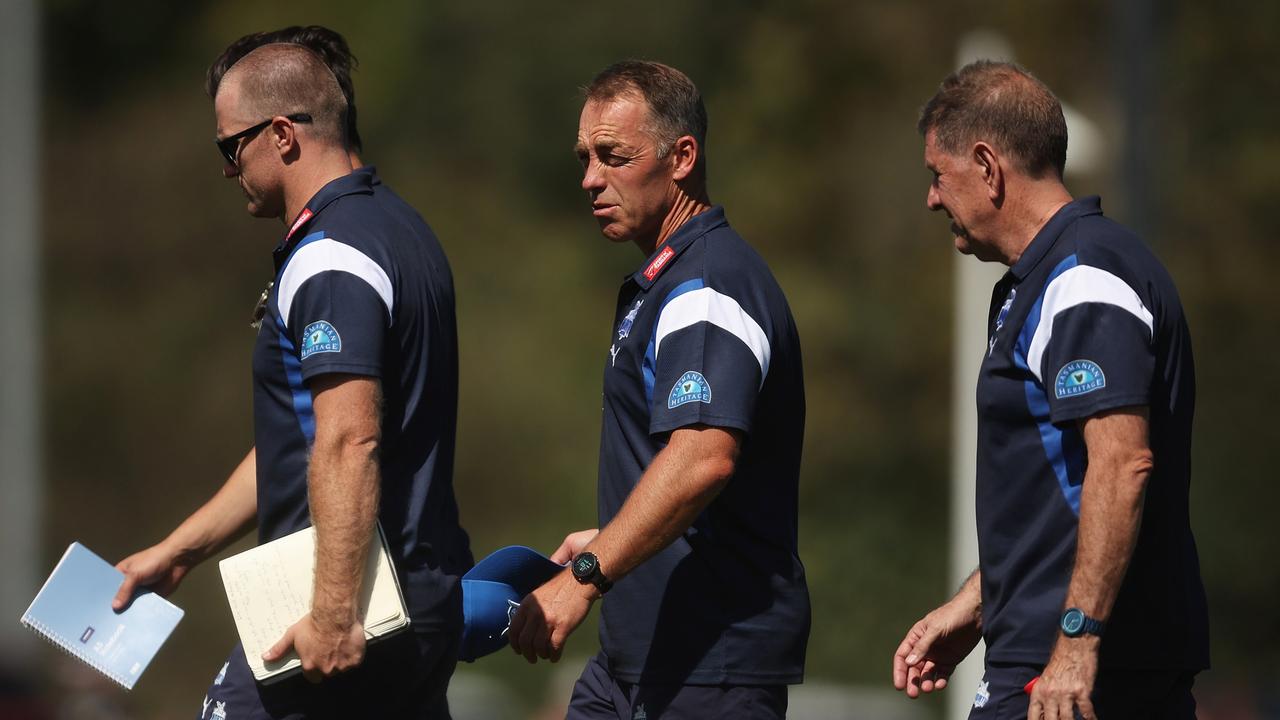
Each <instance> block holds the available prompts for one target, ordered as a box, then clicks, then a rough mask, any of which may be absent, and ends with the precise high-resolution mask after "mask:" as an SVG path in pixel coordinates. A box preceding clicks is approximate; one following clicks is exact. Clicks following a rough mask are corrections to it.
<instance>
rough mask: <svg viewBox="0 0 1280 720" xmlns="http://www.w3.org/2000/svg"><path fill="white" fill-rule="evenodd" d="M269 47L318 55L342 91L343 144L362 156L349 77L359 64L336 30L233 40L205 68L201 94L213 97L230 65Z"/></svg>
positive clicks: (297, 28)
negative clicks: (297, 48)
mask: <svg viewBox="0 0 1280 720" xmlns="http://www.w3.org/2000/svg"><path fill="white" fill-rule="evenodd" d="M273 43H292V44H294V45H301V46H302V47H305V48H307V49H308V50H310V51H312V52H314V53H316V54H317V55H319V56H320V59H321V60H323V61H324V64H325V65H328V66H329V69H330V70H331V71H333V77H334V78H336V79H337V81H338V87H340V88H342V95H343V96H344V97H345V98H346V99H347V143H348V144H349V145H350V146H351V147H352V148H353V149H354V150H355V151H356V152H362V151H363V150H364V143H363V141H361V139H360V131H359V129H358V128H357V125H356V88H355V83H353V82H352V80H351V73H352V71H354V70H355V69H356V68H357V67H358V66H359V64H360V62H359V61H358V60H357V59H356V56H355V55H354V54H352V52H351V46H350V45H348V44H347V39H346V38H344V37H342V35H341V34H340V33H338V32H337V31H336V30H330V29H329V28H327V27H324V26H323V25H290V26H289V27H286V28H281V29H279V30H269V31H266V32H256V33H250V34H248V35H245V36H244V37H242V38H240V39H239V40H236V41H235V42H233V43H231V44H230V45H228V46H227V49H226V50H223V51H222V54H221V55H219V56H218V59H217V60H214V61H213V64H212V65H210V66H209V73H208V75H207V76H206V77H205V92H207V93H209V97H211V98H212V97H214V96H216V95H217V94H218V85H219V84H221V83H222V76H223V75H225V74H226V73H227V70H230V69H231V66H232V65H235V64H236V63H237V62H239V61H240V59H241V58H243V57H244V56H245V55H248V54H249V53H250V52H253V51H254V50H257V49H258V48H260V47H262V46H263V45H270V44H273Z"/></svg>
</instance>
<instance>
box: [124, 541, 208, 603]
mask: <svg viewBox="0 0 1280 720" xmlns="http://www.w3.org/2000/svg"><path fill="white" fill-rule="evenodd" d="M193 566H194V564H193V563H189V562H187V561H185V560H184V559H183V558H182V557H181V556H180V553H177V552H175V551H173V550H172V549H171V548H170V547H169V546H168V545H166V544H164V543H160V544H159V545H153V546H151V547H149V548H147V549H146V550H143V551H141V552H136V553H134V554H132V555H130V556H129V557H127V558H125V559H124V560H121V561H120V562H119V563H118V564H117V565H116V569H117V570H119V571H120V572H122V573H124V582H122V583H120V589H119V590H117V591H116V596H115V598H113V599H112V600H111V608H112V609H113V610H115V611H117V612H119V611H121V610H124V609H125V607H127V606H128V605H129V602H130V600H131V598H132V597H133V594H134V592H136V591H137V590H138V588H141V587H146V588H150V589H152V590H154V591H155V592H157V593H159V594H160V595H165V596H167V595H169V593H172V592H173V591H174V590H176V589H177V588H178V584H179V583H181V582H182V578H183V577H184V576H185V575H186V574H187V573H188V572H190V571H191V568H192V567H193Z"/></svg>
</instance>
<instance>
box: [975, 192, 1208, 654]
mask: <svg viewBox="0 0 1280 720" xmlns="http://www.w3.org/2000/svg"><path fill="white" fill-rule="evenodd" d="M988 336H989V342H988V352H987V355H986V357H985V358H984V359H983V363H982V369H981V374H980V376H979V378H978V466H977V513H978V550H979V555H980V567H981V570H982V602H983V604H982V618H983V633H984V635H985V638H986V642H987V658H988V660H990V661H994V662H1011V663H1030V664H1043V663H1045V662H1047V661H1048V658H1049V655H1050V652H1051V651H1052V648H1053V644H1054V642H1055V641H1056V639H1057V636H1058V634H1059V630H1058V622H1059V618H1060V617H1061V614H1062V610H1063V603H1064V602H1065V600H1066V593H1067V584H1068V582H1069V580H1070V578H1071V572H1072V569H1073V566H1074V562H1075V550H1076V530H1077V527H1078V520H1079V513H1080V489H1081V485H1082V483H1083V482H1084V473H1085V468H1086V465H1087V454H1086V448H1085V444H1084V439H1083V435H1082V434H1081V432H1080V430H1079V421H1081V420H1083V419H1086V418H1089V417H1091V416H1093V415H1096V414H1098V413H1101V412H1103V411H1106V410H1110V409H1114V408H1121V407H1129V406H1145V407H1147V408H1148V409H1149V412H1150V447H1151V450H1152V452H1153V453H1154V455H1155V469H1154V471H1153V472H1152V474H1151V477H1150V479H1149V481H1148V485H1147V492H1146V500H1145V505H1144V509H1143V517H1142V526H1141V530H1140V533H1139V536H1138V542H1137V547H1136V549H1135V550H1134V554H1133V559H1132V561H1131V562H1130V565H1129V570H1128V574H1127V575H1126V576H1125V579H1124V582H1123V584H1122V585H1121V587H1120V592H1119V595H1118V598H1117V600H1116V604H1115V608H1114V610H1113V611H1112V613H1111V616H1110V618H1108V622H1107V629H1106V634H1105V635H1104V637H1103V640H1102V649H1101V658H1100V660H1101V664H1102V666H1103V667H1104V668H1115V669H1140V668H1141V669H1163V668H1174V669H1188V670H1195V669H1201V668H1205V667H1207V666H1208V661H1209V657H1208V619H1207V612H1206V606H1205V595H1204V588H1203V586H1202V584H1201V581H1200V564H1199V559H1198V557H1197V554H1196V546H1195V540H1194V539H1193V538H1192V535H1191V525H1190V518H1189V509H1188V492H1189V485H1190V479H1191V457H1190V451H1191V419H1192V413H1193V411H1194V406H1195V369H1194V367H1193V363H1192V358H1191V338H1190V335H1189V333H1188V330H1187V323H1186V319H1185V318H1184V317H1183V312H1182V304H1181V302H1180V301H1179V299H1178V293H1177V290H1176V289H1175V288H1174V286H1173V281H1172V280H1171V279H1170V278H1169V275H1168V273H1167V272H1166V271H1165V269H1164V267H1163V266H1161V264H1160V262H1159V261H1158V260H1157V259H1156V258H1155V256H1154V255H1153V254H1152V253H1151V251H1150V250H1149V249H1148V248H1147V247H1146V245H1144V244H1143V243H1142V241H1141V240H1139V239H1138V238H1137V237H1136V236H1135V235H1134V234H1133V233H1132V232H1130V231H1129V230H1127V229H1125V228H1123V227H1121V226H1120V225H1118V224H1116V223H1114V222H1112V221H1111V220H1108V219H1107V218H1105V217H1103V215H1102V207H1101V202H1100V201H1099V199H1098V198H1097V197H1090V198H1084V199H1081V200H1077V201H1075V202H1072V203H1070V204H1068V205H1066V206H1065V207H1063V208H1062V209H1061V210H1059V211H1058V213H1057V214H1055V215H1054V216H1053V218H1052V219H1050V221H1049V222H1048V223H1047V224H1046V225H1045V226H1044V228H1043V229H1041V230H1040V232H1039V233H1038V234H1037V235H1036V237H1035V238H1034V239H1033V240H1032V242H1031V244H1030V245H1029V246H1028V247H1027V249H1026V251H1025V252H1023V254H1022V256H1021V258H1019V259H1018V261H1017V262H1016V263H1015V264H1014V265H1013V267H1012V268H1010V270H1009V272H1008V273H1006V274H1005V276H1004V278H1003V279H1002V280H1001V281H1000V282H999V283H997V284H996V287H995V290H994V292H993V294H992V298H991V311H990V316H989V327H988Z"/></svg>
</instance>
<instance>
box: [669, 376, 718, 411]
mask: <svg viewBox="0 0 1280 720" xmlns="http://www.w3.org/2000/svg"><path fill="white" fill-rule="evenodd" d="M691 402H704V403H709V402H711V384H710V383H708V382H707V379H706V378H704V377H702V373H700V372H698V371H697V370H689V371H687V372H685V374H684V375H681V376H680V379H679V380H677V381H676V384H675V385H674V386H672V388H671V394H670V395H668V396H667V409H668V410H670V409H671V408H677V407H680V406H681V405H683V404H685V403H691Z"/></svg>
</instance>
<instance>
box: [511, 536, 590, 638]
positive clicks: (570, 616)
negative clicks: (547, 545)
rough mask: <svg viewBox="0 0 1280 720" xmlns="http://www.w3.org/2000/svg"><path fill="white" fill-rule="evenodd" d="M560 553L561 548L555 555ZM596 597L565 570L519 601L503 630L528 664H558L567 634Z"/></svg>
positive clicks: (579, 623) (584, 615)
mask: <svg viewBox="0 0 1280 720" xmlns="http://www.w3.org/2000/svg"><path fill="white" fill-rule="evenodd" d="M584 532H587V531H584ZM575 534H578V533H575ZM570 537H573V536H572V535H571V536H570ZM565 542H566V544H567V543H568V539H566V540H565ZM583 544H584V545H585V544H586V543H583ZM562 550H565V546H563V545H562V546H561V548H560V550H557V551H556V553H557V555H558V554H560V552H561V551H562ZM598 597H600V592H599V591H598V590H596V588H595V587H594V586H592V585H583V584H581V583H579V582H578V581H577V580H575V579H574V577H573V573H571V572H569V571H568V570H565V571H564V572H562V573H560V574H559V575H556V576H555V577H554V578H551V579H550V580H548V581H547V582H546V583H545V584H543V585H542V587H540V588H538V589H537V590H534V591H533V592H531V593H529V594H528V595H526V596H525V598H524V600H522V601H521V602H520V610H519V611H518V612H517V613H516V616H515V617H514V618H512V619H511V628H510V629H509V630H508V631H507V638H508V640H509V641H510V642H511V648H512V649H513V650H515V652H516V654H517V655H524V659H525V660H528V661H529V662H531V663H536V662H538V658H543V659H545V660H550V661H551V662H557V661H559V660H560V655H561V653H563V652H564V645H565V642H566V641H567V640H568V639H569V634H570V633H572V632H573V631H574V630H575V629H576V628H577V627H578V626H579V625H581V624H582V621H583V620H585V619H586V617H587V613H589V612H591V604H592V603H593V602H595V601H596V598H598Z"/></svg>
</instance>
